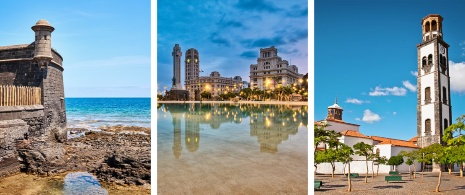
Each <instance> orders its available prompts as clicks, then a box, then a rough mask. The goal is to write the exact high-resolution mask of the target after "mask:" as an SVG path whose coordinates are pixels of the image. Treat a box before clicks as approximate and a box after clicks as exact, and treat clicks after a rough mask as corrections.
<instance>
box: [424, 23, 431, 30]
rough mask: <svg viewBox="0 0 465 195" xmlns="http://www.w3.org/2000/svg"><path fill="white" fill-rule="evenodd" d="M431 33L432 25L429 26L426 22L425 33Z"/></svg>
mask: <svg viewBox="0 0 465 195" xmlns="http://www.w3.org/2000/svg"><path fill="white" fill-rule="evenodd" d="M429 31H430V25H429V22H426V24H425V32H429Z"/></svg>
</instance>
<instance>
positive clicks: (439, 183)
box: [434, 169, 442, 192]
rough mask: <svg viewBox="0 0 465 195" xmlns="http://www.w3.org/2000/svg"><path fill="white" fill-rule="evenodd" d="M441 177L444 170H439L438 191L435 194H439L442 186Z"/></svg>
mask: <svg viewBox="0 0 465 195" xmlns="http://www.w3.org/2000/svg"><path fill="white" fill-rule="evenodd" d="M441 176H442V169H439V178H438V185H437V186H436V190H435V191H434V192H439V186H440V185H441Z"/></svg>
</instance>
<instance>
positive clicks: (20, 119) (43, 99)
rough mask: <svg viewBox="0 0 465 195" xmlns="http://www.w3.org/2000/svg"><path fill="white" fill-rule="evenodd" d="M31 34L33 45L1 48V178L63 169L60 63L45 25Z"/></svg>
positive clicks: (63, 104)
mask: <svg viewBox="0 0 465 195" xmlns="http://www.w3.org/2000/svg"><path fill="white" fill-rule="evenodd" d="M32 30H33V31H34V33H35V36H34V37H35V38H34V41H33V42H32V43H29V44H19V45H10V46H0V87H1V89H0V105H1V106H0V167H1V169H0V177H1V176H5V175H9V174H14V173H17V172H18V171H20V170H22V171H26V172H37V173H40V174H50V173H53V171H54V170H56V169H57V168H58V167H60V166H63V165H64V160H63V157H64V149H63V146H61V145H60V144H61V143H63V142H64V141H65V140H66V108H65V102H64V101H65V98H64V97H65V95H64V86H63V70H64V69H63V65H62V62H63V58H62V57H61V55H60V54H59V53H58V52H57V51H55V50H54V49H52V48H51V33H52V32H53V31H54V30H55V29H54V28H53V27H52V26H51V25H50V24H49V23H48V22H47V21H46V20H39V21H38V22H37V23H36V24H35V25H34V26H32ZM31 38H33V36H32V33H31ZM25 88H28V89H30V90H29V91H27V89H25ZM21 90H23V91H21ZM32 90H35V92H34V93H31V92H30V91H32ZM34 98H35V99H36V100H37V101H32V100H31V99H34ZM25 156H28V157H30V156H33V157H34V159H36V161H35V162H34V163H36V164H35V165H33V164H28V162H31V161H28V160H27V159H25V158H24V157H25ZM37 159H38V160H37ZM34 167H48V168H45V169H42V168H39V169H40V171H37V170H35V169H36V168H34ZM52 167H55V168H52Z"/></svg>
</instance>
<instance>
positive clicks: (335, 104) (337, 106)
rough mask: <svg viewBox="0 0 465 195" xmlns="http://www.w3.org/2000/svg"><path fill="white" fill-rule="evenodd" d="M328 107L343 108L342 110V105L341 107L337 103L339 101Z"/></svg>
mask: <svg viewBox="0 0 465 195" xmlns="http://www.w3.org/2000/svg"><path fill="white" fill-rule="evenodd" d="M328 108H337V109H341V110H342V107H340V106H339V105H337V103H334V104H333V105H331V106H328Z"/></svg>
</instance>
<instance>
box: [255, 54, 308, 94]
mask: <svg viewBox="0 0 465 195" xmlns="http://www.w3.org/2000/svg"><path fill="white" fill-rule="evenodd" d="M302 77H303V75H302V74H299V71H298V68H297V66H295V65H290V64H289V62H288V61H287V60H282V59H281V57H279V56H278V49H276V48H275V47H274V46H272V47H269V48H260V57H259V58H257V64H251V65H250V88H252V89H253V88H258V89H260V90H267V89H274V88H276V87H279V86H288V85H289V86H290V85H293V84H294V83H296V84H298V82H299V79H301V78H302Z"/></svg>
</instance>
